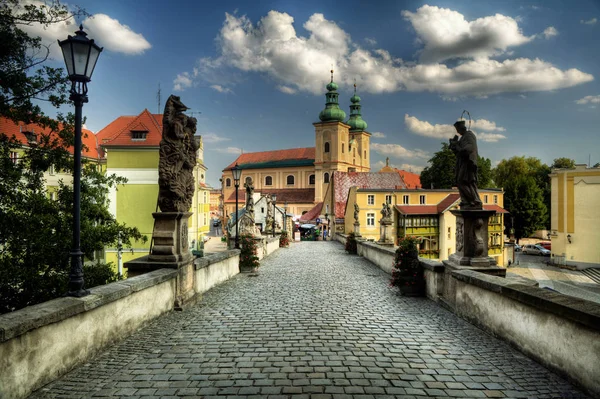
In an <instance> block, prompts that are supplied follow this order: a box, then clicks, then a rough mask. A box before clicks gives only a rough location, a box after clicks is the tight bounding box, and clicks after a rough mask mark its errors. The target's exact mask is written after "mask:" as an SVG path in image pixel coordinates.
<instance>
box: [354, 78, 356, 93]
mask: <svg viewBox="0 0 600 399" xmlns="http://www.w3.org/2000/svg"><path fill="white" fill-rule="evenodd" d="M354 94H356V78H354Z"/></svg>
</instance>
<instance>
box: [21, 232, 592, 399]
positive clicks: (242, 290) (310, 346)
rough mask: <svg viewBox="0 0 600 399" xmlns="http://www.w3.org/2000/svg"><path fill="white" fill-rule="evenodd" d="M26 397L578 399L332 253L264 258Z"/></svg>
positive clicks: (294, 252) (310, 248) (326, 246)
mask: <svg viewBox="0 0 600 399" xmlns="http://www.w3.org/2000/svg"><path fill="white" fill-rule="evenodd" d="M98 322H101V321H98ZM33 396H34V397H36V398H44V397H47V398H59V397H60V398H83V397H94V398H96V397H112V398H115V397H116V398H125V397H127V398H158V397H162V398H178V397H179V398H181V397H190V398H199V397H202V398H211V397H217V396H218V397H221V398H222V397H225V396H227V397H231V398H234V397H235V398H238V397H248V398H251V397H256V398H287V397H292V396H293V397H294V398H302V397H305V398H315V399H316V398H411V397H443V398H447V397H468V398H485V397H513V398H584V397H586V396H585V395H583V394H582V393H581V392H580V391H578V390H576V389H575V388H574V387H573V386H571V385H570V384H569V383H567V382H565V380H563V379H561V378H560V377H558V376H557V375H555V374H553V373H551V372H549V371H548V370H546V369H545V368H543V367H541V366H540V365H538V364H536V363H535V362H533V361H532V360H530V359H528V358H527V357H525V356H523V355H522V354H520V353H519V352H517V351H515V350H513V349H512V348H511V347H509V346H508V345H507V344H506V343H504V342H502V341H499V340H497V339H494V338H492V337H490V336H489V335H487V334H485V333H483V332H482V331H481V330H479V329H477V328H475V327H473V326H472V325H470V324H469V323H467V322H465V321H463V320H461V319H459V318H457V317H455V316H454V315H453V314H451V313H450V312H448V311H446V310H444V309H443V308H441V307H439V306H438V305H436V304H435V303H434V302H432V301H429V300H427V299H422V298H405V297H401V296H398V295H397V294H396V290H395V289H393V288H390V287H389V286H388V275H386V274H385V273H384V272H382V271H381V270H379V269H378V268H376V267H375V266H373V265H372V264H371V263H370V262H368V261H366V260H364V259H362V258H359V257H357V256H352V255H347V254H345V253H344V251H343V247H342V246H341V245H340V244H338V243H335V242H302V243H298V244H295V245H294V246H293V247H292V248H290V249H282V250H280V251H278V252H276V253H275V254H273V255H271V256H270V257H269V258H267V259H264V260H263V261H262V267H261V269H260V272H259V275H258V276H257V277H251V276H249V275H239V276H236V277H235V278H233V279H231V280H230V281H228V282H226V283H225V284H222V285H221V286H219V287H217V288H215V289H213V290H211V291H210V292H208V293H207V294H206V295H205V296H204V298H203V300H202V302H200V303H199V304H198V305H196V306H194V307H192V308H191V309H186V310H185V311H183V312H172V313H170V314H168V315H165V316H163V317H161V318H160V319H159V320H156V321H154V322H153V323H151V324H150V325H148V326H147V327H145V328H143V329H141V330H140V331H138V332H137V333H136V334H134V335H133V336H131V337H130V338H128V339H126V340H125V341H122V342H121V343H120V344H118V345H116V346H114V347H113V348H111V349H110V350H109V351H107V352H105V353H104V354H102V355H100V356H99V357H97V358H95V359H94V360H93V361H91V362H90V363H88V364H85V365H83V366H81V367H79V368H77V369H75V370H73V371H72V372H71V373H69V374H67V375H66V376H65V377H64V378H62V379H61V380H58V381H56V382H54V383H52V384H50V385H48V386H46V387H45V388H43V389H42V390H40V391H38V392H36V393H35V394H34V395H33Z"/></svg>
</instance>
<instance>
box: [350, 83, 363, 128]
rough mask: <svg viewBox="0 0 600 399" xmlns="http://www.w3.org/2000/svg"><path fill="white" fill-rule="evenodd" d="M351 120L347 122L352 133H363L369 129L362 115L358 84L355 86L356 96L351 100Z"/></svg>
mask: <svg viewBox="0 0 600 399" xmlns="http://www.w3.org/2000/svg"><path fill="white" fill-rule="evenodd" d="M350 102H351V103H352V104H351V105H350V119H348V122H346V123H347V124H348V125H350V131H351V132H363V131H365V130H366V129H367V122H365V121H364V120H363V118H362V115H361V114H360V109H361V105H360V97H359V96H358V95H357V94H356V83H355V84H354V95H353V96H352V97H351V98H350Z"/></svg>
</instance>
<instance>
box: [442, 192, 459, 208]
mask: <svg viewBox="0 0 600 399" xmlns="http://www.w3.org/2000/svg"><path fill="white" fill-rule="evenodd" d="M459 199H460V194H458V193H456V194H448V196H447V197H446V198H444V199H443V200H441V201H440V203H439V204H437V210H438V213H442V212H444V211H445V210H446V209H448V208H450V207H451V206H452V205H454V203H455V202H456V201H458V200H459Z"/></svg>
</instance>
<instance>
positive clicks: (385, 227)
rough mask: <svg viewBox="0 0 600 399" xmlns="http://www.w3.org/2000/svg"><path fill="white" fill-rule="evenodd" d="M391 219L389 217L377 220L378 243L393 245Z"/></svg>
mask: <svg viewBox="0 0 600 399" xmlns="http://www.w3.org/2000/svg"><path fill="white" fill-rule="evenodd" d="M391 229H392V221H391V220H389V218H382V219H381V220H380V221H379V241H377V243H378V244H379V245H394V239H393V238H392V237H391V232H390V231H391Z"/></svg>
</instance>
